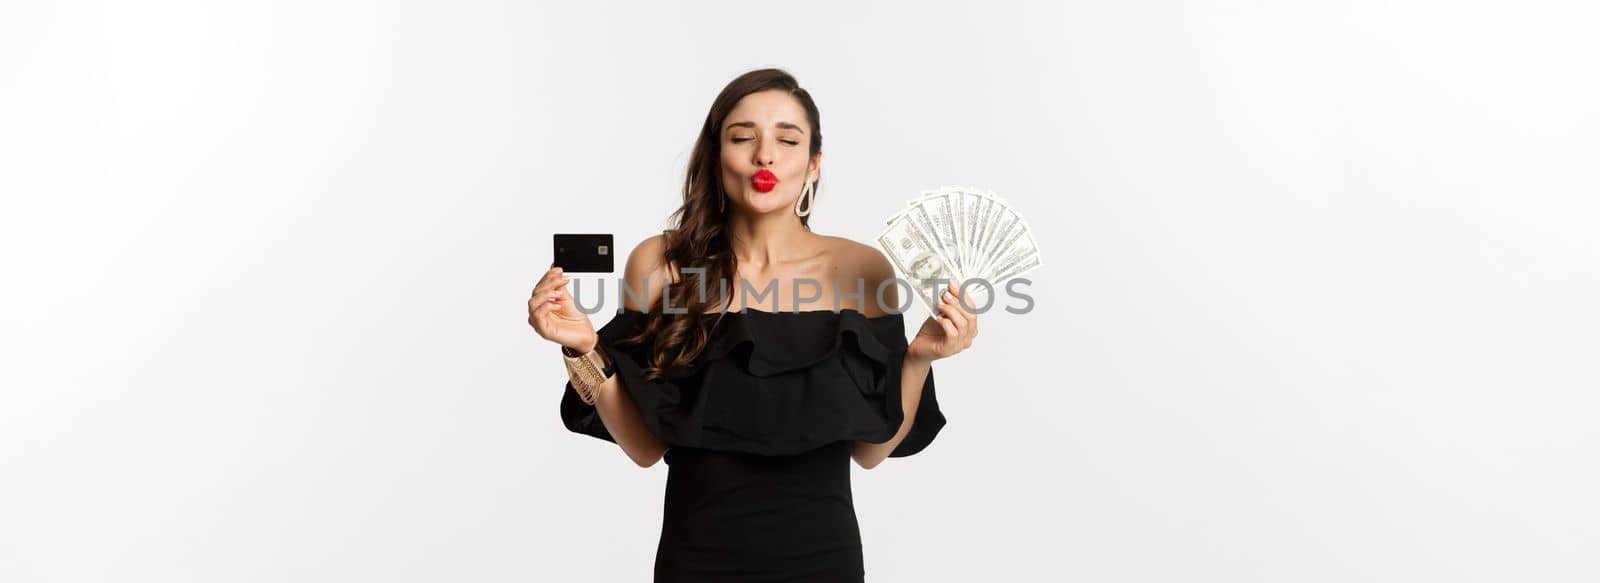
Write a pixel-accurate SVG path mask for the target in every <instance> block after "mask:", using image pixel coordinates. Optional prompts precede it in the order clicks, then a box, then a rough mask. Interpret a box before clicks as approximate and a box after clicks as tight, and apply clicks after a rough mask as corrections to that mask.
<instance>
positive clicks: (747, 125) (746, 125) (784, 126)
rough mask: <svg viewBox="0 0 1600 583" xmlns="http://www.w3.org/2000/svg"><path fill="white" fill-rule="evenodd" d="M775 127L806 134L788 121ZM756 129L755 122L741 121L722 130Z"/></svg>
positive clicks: (781, 122)
mask: <svg viewBox="0 0 1600 583" xmlns="http://www.w3.org/2000/svg"><path fill="white" fill-rule="evenodd" d="M773 125H776V126H778V129H780V130H794V131H797V132H800V133H802V134H803V133H806V131H805V130H804V129H801V128H800V126H797V125H794V124H792V123H789V122H786V121H780V122H778V123H776V124H773ZM755 127H756V123H755V122H753V121H740V122H734V123H730V124H728V125H727V126H726V127H724V128H722V129H723V130H724V131H726V130H731V129H733V128H751V129H755Z"/></svg>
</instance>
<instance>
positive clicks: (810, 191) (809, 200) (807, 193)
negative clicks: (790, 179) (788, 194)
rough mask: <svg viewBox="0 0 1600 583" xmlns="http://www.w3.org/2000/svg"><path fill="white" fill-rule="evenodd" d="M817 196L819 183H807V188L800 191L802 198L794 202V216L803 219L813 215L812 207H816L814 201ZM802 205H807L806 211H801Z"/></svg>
mask: <svg viewBox="0 0 1600 583" xmlns="http://www.w3.org/2000/svg"><path fill="white" fill-rule="evenodd" d="M816 194H817V181H815V180H813V181H811V182H807V183H806V187H805V188H802V189H800V198H798V199H795V201H794V214H796V215H799V216H802V217H803V216H806V215H809V214H811V207H812V206H815V202H814V199H815V198H816ZM800 203H805V205H806V210H800Z"/></svg>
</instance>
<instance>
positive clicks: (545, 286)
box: [533, 275, 572, 297]
mask: <svg viewBox="0 0 1600 583" xmlns="http://www.w3.org/2000/svg"><path fill="white" fill-rule="evenodd" d="M570 281H572V278H570V277H567V276H565V275H561V276H556V277H555V278H553V279H551V280H549V281H546V282H544V283H542V284H540V285H539V287H536V288H533V297H539V296H540V295H542V294H547V293H550V291H551V290H557V289H561V288H562V287H563V286H565V285H567V282H570Z"/></svg>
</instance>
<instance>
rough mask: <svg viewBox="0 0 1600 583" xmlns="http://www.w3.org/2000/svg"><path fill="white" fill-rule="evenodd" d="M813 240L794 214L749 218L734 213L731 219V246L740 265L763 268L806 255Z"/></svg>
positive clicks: (729, 220) (729, 223)
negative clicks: (805, 251) (806, 245)
mask: <svg viewBox="0 0 1600 583" xmlns="http://www.w3.org/2000/svg"><path fill="white" fill-rule="evenodd" d="M814 236H815V235H814V234H813V233H812V232H811V231H810V230H809V229H806V227H805V225H802V224H800V217H798V216H795V214H794V213H793V212H775V213H768V214H764V215H749V214H745V213H744V212H743V210H742V209H735V210H734V212H733V216H732V217H729V219H728V245H729V247H731V248H732V249H733V256H734V257H735V258H737V259H738V260H739V264H740V265H748V266H751V267H756V268H760V267H766V266H769V265H773V264H775V263H779V262H782V261H784V260H786V259H790V258H794V257H797V256H800V255H803V254H804V251H803V247H804V246H805V245H804V244H805V243H806V242H807V241H808V240H809V239H810V238H811V237H814Z"/></svg>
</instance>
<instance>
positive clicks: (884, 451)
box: [850, 358, 933, 470]
mask: <svg viewBox="0 0 1600 583" xmlns="http://www.w3.org/2000/svg"><path fill="white" fill-rule="evenodd" d="M932 367H933V363H932V362H923V361H917V360H912V359H909V358H908V359H906V360H905V364H904V365H902V366H901V368H900V403H901V407H903V408H904V409H905V414H906V417H905V421H902V422H901V423H900V430H899V431H896V432H895V434H894V437H892V438H889V441H885V442H883V443H871V442H866V441H861V440H859V439H858V440H856V443H855V445H854V446H853V447H852V449H851V451H850V457H852V458H854V459H855V460H856V465H859V466H861V467H862V468H864V469H868V470H870V469H872V468H875V467H877V466H878V464H880V463H883V460H885V459H888V458H889V454H890V453H892V452H893V451H894V448H895V447H898V446H899V445H900V442H901V441H904V440H905V438H906V435H907V434H909V433H911V425H912V422H913V421H915V420H916V413H917V406H918V405H920V404H921V403H922V386H923V384H924V382H925V381H927V379H928V371H929V370H930V369H931V368H932Z"/></svg>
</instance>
